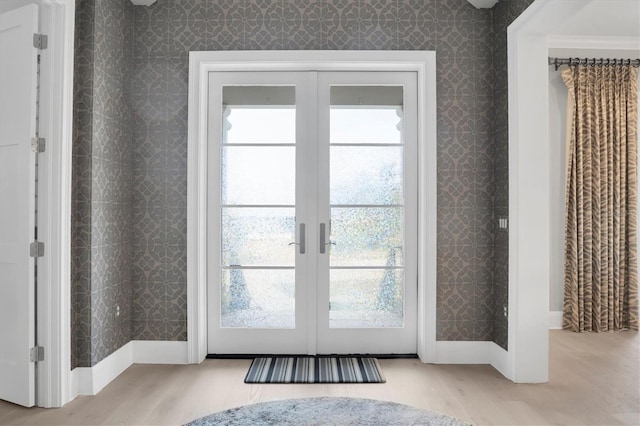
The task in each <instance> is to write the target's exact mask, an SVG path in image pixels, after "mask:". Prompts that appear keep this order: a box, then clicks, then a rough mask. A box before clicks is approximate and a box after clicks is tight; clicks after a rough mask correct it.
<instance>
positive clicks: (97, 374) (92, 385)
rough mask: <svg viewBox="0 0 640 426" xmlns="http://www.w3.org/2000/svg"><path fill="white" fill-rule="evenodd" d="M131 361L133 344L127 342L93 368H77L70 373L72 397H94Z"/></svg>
mask: <svg viewBox="0 0 640 426" xmlns="http://www.w3.org/2000/svg"><path fill="white" fill-rule="evenodd" d="M132 360H133V342H129V343H127V344H126V345H124V346H122V347H121V348H120V349H118V350H117V351H115V352H114V353H112V354H111V355H109V356H108V357H106V358H105V359H103V360H102V361H100V362H99V363H97V364H96V365H94V366H93V367H78V368H75V369H73V370H72V371H71V374H72V380H71V384H72V386H75V392H72V395H74V397H75V396H78V395H95V394H97V393H98V392H100V391H101V390H102V388H104V387H105V386H107V385H108V384H109V383H111V381H112V380H113V379H115V378H116V377H118V376H119V375H120V374H121V373H122V372H123V371H124V370H126V369H127V368H129V366H130V365H131V364H132Z"/></svg>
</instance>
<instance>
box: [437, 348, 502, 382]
mask: <svg viewBox="0 0 640 426" xmlns="http://www.w3.org/2000/svg"><path fill="white" fill-rule="evenodd" d="M435 364H490V365H491V366H492V367H493V368H495V369H496V370H498V371H499V372H500V374H502V375H503V376H505V377H506V378H507V379H509V380H512V377H513V374H511V371H510V367H509V352H507V351H506V350H504V349H503V348H502V347H500V346H499V345H498V344H496V343H494V342H445V341H438V342H436V361H435Z"/></svg>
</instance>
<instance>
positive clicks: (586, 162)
mask: <svg viewBox="0 0 640 426" xmlns="http://www.w3.org/2000/svg"><path fill="white" fill-rule="evenodd" d="M562 78H563V80H564V82H565V84H566V85H567V88H568V91H569V100H568V104H569V105H568V112H569V113H568V114H567V120H568V123H567V181H566V217H565V283H564V307H563V328H565V329H570V330H573V331H577V332H583V331H609V330H625V329H634V330H637V329H638V277H637V269H638V268H637V242H636V239H637V217H636V214H637V212H636V210H637V164H636V163H637V144H638V134H637V128H638V86H637V84H638V72H637V69H635V68H633V67H632V66H571V67H569V68H567V69H565V70H563V72H562Z"/></svg>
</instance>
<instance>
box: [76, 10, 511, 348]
mask: <svg viewBox="0 0 640 426" xmlns="http://www.w3.org/2000/svg"><path fill="white" fill-rule="evenodd" d="M83 1H84V0H83ZM94 1H96V2H100V0H94ZM102 1H104V0H102ZM120 1H121V0H118V2H120ZM122 1H124V0H122ZM128 1H129V0H126V2H128ZM81 3H82V2H81ZM511 3H514V5H515V3H518V4H520V3H522V2H521V1H515V0H514V1H513V2H510V1H507V0H502V1H501V2H500V3H499V4H500V5H501V7H502V8H503V9H504V10H511V8H512V7H513V6H512V5H511ZM513 9H514V10H515V7H513ZM495 13H501V12H498V11H496V12H495ZM493 15H494V12H493V11H491V10H478V9H475V8H474V7H473V6H471V5H470V4H469V3H468V2H467V1H466V0H309V1H304V2H302V1H297V0H181V1H179V0H158V1H157V2H156V3H155V4H153V5H152V6H150V7H135V8H134V21H135V22H134V24H133V26H132V27H131V28H133V29H134V33H133V35H132V40H133V64H132V80H131V85H130V86H129V87H128V88H127V90H126V91H125V96H129V97H130V100H131V106H132V113H133V125H132V135H133V137H132V138H131V142H132V148H131V149H132V158H133V162H132V170H133V180H132V199H131V207H132V215H133V216H132V221H131V222H130V224H131V225H132V233H131V236H132V240H131V247H132V255H133V258H132V259H133V265H132V275H131V277H132V281H131V289H132V290H131V291H132V294H131V299H130V300H131V301H132V306H131V326H132V333H131V338H132V339H142V340H185V339H186V152H187V87H188V52H189V51H190V50H248V49H251V50H260V49H265V50H267V49H335V50H346V49H353V50H360V49H379V50H391V49H393V50H434V49H435V50H436V52H437V58H438V59H437V83H438V271H437V277H438V295H437V297H438V312H437V318H438V327H437V338H438V340H493V339H494V338H495V337H494V328H496V326H500V324H499V320H500V319H499V318H497V316H496V311H497V306H498V302H497V299H496V298H495V297H494V281H495V277H494V275H495V273H496V271H498V273H499V272H500V270H501V269H500V267H496V266H497V265H496V262H495V258H494V253H495V252H496V248H497V247H498V246H499V241H498V239H499V238H500V236H501V234H500V233H499V232H497V231H496V229H495V226H494V214H495V211H494V210H496V207H497V206H498V204H496V202H497V198H496V191H495V189H496V182H497V180H496V176H497V173H500V172H504V163H500V161H504V160H500V158H501V156H503V155H506V154H505V153H504V152H498V150H496V147H497V145H495V144H494V126H495V125H496V124H497V123H498V121H499V120H498V119H497V118H498V117H499V116H500V114H497V115H496V114H495V109H496V108H495V105H496V104H495V103H494V96H497V95H499V94H500V88H498V87H497V86H496V82H497V83H498V85H499V84H502V83H501V81H503V80H504V78H503V79H502V80H500V78H499V77H498V80H497V81H496V76H495V75H494V59H496V58H498V57H499V56H500V53H499V52H497V51H496V49H495V44H496V42H497V41H499V40H501V35H500V34H497V33H495V32H494V28H496V29H499V28H502V27H501V26H500V25H497V24H496V23H495V22H494V19H493ZM510 16H511V15H510ZM123 19H124V21H126V20H127V18H126V17H125V18H123ZM81 21H82V20H81V19H80V20H79V22H78V28H79V30H81V32H82V31H84V30H85V29H84V28H83V25H82V24H83V22H81ZM85 26H89V27H90V25H88V24H85ZM115 27H117V25H115ZM87 31H88V32H89V33H90V30H87ZM502 32H503V33H504V30H502ZM87 37H90V34H89V35H87ZM502 37H504V38H505V40H506V33H504V34H503V35H502ZM87 43H90V42H89V41H87ZM100 50H101V49H96V50H95V52H93V51H92V52H90V54H100ZM90 54H87V57H86V58H84V57H81V58H80V59H81V61H80V64H77V66H79V67H81V68H82V64H83V63H85V62H88V63H91V58H90V57H89V56H90ZM504 69H505V70H506V67H505V68H504ZM94 72H95V70H94ZM83 78H84V77H83ZM86 78H87V79H88V80H89V81H88V82H86V81H84V82H83V81H82V79H81V80H80V81H79V82H77V84H78V88H79V89H78V93H77V97H76V102H77V103H78V104H82V102H83V101H82V100H83V99H84V97H85V96H86V93H85V92H86V91H87V90H90V88H91V80H92V78H91V77H89V76H86ZM94 84H95V82H94ZM83 86H84V91H83V89H82V88H83ZM94 99H95V96H94ZM499 105H501V104H499ZM97 110H98V109H97V108H96V106H95V105H94V107H93V109H92V108H91V106H88V107H87V111H86V113H85V114H84V115H81V117H80V118H82V119H84V120H85V121H86V122H88V123H91V115H92V114H93V115H95V114H96V112H97ZM123 110H125V111H126V109H123ZM500 111H503V110H502V106H500ZM125 121H126V120H125ZM79 127H82V126H79ZM89 128H90V126H89V125H87V126H84V127H83V128H82V129H80V132H79V134H77V135H76V144H77V145H79V146H78V147H76V148H77V150H79V149H80V147H81V146H82V142H83V140H82V136H83V134H84V133H86V131H85V130H83V129H89ZM501 130H502V131H503V132H504V131H505V130H503V129H501ZM89 132H90V130H89ZM90 145H91V144H89V147H88V148H89V149H91V146H90ZM94 149H95V147H94ZM76 157H77V158H78V160H79V161H77V165H76V167H77V170H76V174H77V175H78V176H85V175H86V174H87V172H83V170H84V169H83V167H84V168H88V169H89V170H91V169H92V167H91V162H92V161H95V159H94V158H93V157H94V156H92V153H91V151H89V152H88V153H86V152H85V153H84V156H83V155H78V154H76V155H75V156H74V159H76ZM85 157H86V158H87V162H88V163H89V165H88V166H87V165H85V164H84V163H83V162H82V161H80V160H81V159H84V158H85ZM89 176H91V175H90V174H89ZM94 185H95V182H94ZM75 191H76V197H77V198H76V202H77V200H86V198H87V196H88V197H89V199H91V190H87V189H86V188H85V187H83V186H76V188H75ZM83 191H84V192H83ZM87 192H88V194H89V195H87ZM502 202H504V200H503V201H502ZM79 204H80V205H77V206H76V209H80V210H81V209H82V207H83V205H82V203H79ZM496 211H497V210H496ZM88 214H89V215H91V214H92V213H88ZM76 215H77V216H80V217H75V216H74V220H75V227H76V228H78V229H82V226H83V217H82V215H80V214H79V213H77V214H76ZM85 222H86V220H85ZM76 235H83V234H82V232H79V231H77V233H76ZM78 240H81V238H78ZM505 241H506V240H505ZM81 242H82V241H78V243H81ZM87 244H88V245H89V246H87ZM90 244H91V243H90V242H85V245H84V246H82V247H84V250H83V249H81V248H80V249H78V250H76V257H77V258H78V259H84V257H83V256H87V253H86V251H87V250H88V247H90ZM93 257H94V256H91V257H90V258H91V259H92V260H93ZM81 264H83V265H84V263H82V262H81ZM91 266H92V265H90V269H89V270H92V271H94V272H96V271H95V267H93V268H92V267H91ZM80 269H82V268H80ZM82 271H84V272H86V269H82ZM77 275H78V277H77V280H76V281H74V282H78V283H82V282H83V280H82V278H83V277H84V275H82V273H78V274H77ZM85 275H87V274H85ZM94 275H95V274H94ZM88 276H89V278H86V277H85V278H86V280H88V281H90V280H91V275H88ZM77 287H78V288H82V286H81V285H78V286H77ZM82 296H84V294H83V293H82V292H81V291H80V292H78V294H77V297H76V298H75V301H76V302H77V303H76V304H75V305H74V311H75V316H74V318H75V321H74V324H75V325H74V327H75V328H76V329H77V331H78V332H79V336H81V338H80V339H79V340H80V341H84V340H86V339H84V337H85V336H86V333H90V331H83V326H85V323H84V321H82V318H84V317H86V316H87V310H88V308H87V303H86V300H85V299H86V296H85V299H83V298H82ZM88 315H91V312H90V310H89V314H88ZM99 323H101V322H99ZM505 326H506V323H505ZM83 333H85V334H83ZM81 345H82V343H81V344H80V345H79V346H81ZM114 346H115V345H114ZM79 353H84V352H83V350H79Z"/></svg>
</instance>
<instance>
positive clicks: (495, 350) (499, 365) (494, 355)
mask: <svg viewBox="0 0 640 426" xmlns="http://www.w3.org/2000/svg"><path fill="white" fill-rule="evenodd" d="M491 343H493V342H491ZM491 366H492V367H493V368H495V369H496V370H498V371H499V372H500V374H502V375H503V376H504V377H506V378H507V379H509V380H513V373H512V371H511V370H510V365H509V352H507V351H506V350H504V348H502V347H501V346H500V345H498V344H497V343H493V345H492V346H491Z"/></svg>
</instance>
